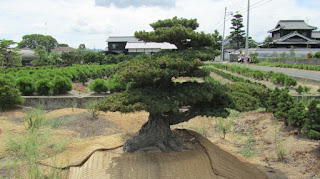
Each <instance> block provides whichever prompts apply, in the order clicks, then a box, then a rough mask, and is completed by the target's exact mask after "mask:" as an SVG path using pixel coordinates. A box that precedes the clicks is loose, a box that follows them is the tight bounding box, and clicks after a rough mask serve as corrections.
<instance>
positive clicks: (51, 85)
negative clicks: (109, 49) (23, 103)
mask: <svg viewBox="0 0 320 179" xmlns="http://www.w3.org/2000/svg"><path fill="white" fill-rule="evenodd" d="M110 67H111V66H99V65H86V66H80V65H78V66H72V67H63V68H56V67H22V68H9V69H3V70H2V71H1V73H0V77H3V78H6V79H9V80H10V81H11V82H12V84H14V85H15V86H16V88H17V89H18V90H19V91H20V92H21V94H22V95H26V96H30V95H34V94H36V95H48V94H51V95H60V94H66V93H68V92H69V91H71V90H72V88H73V87H72V82H82V83H85V82H87V81H88V80H89V79H98V78H105V77H108V76H109V75H110V74H111V72H110V71H111V70H110Z"/></svg>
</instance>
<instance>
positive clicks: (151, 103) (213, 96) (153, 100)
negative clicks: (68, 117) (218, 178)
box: [97, 57, 230, 152]
mask: <svg viewBox="0 0 320 179" xmlns="http://www.w3.org/2000/svg"><path fill="white" fill-rule="evenodd" d="M201 66H202V62H201V61H200V60H198V59H192V60H188V61H186V60H183V59H181V58H169V57H157V58H153V59H135V60H131V61H127V62H124V63H121V64H119V65H118V67H116V69H115V72H114V73H115V78H114V79H111V80H112V81H113V83H118V85H119V86H122V87H123V88H122V89H123V90H122V91H119V92H118V93H115V94H113V95H111V96H109V97H107V98H105V99H104V100H103V101H101V102H100V103H99V104H98V105H97V108H98V109H99V110H102V111H120V112H124V113H125V112H133V111H142V110H145V111H147V112H149V120H148V122H147V123H145V124H144V125H143V126H142V128H141V130H140V131H139V134H138V135H137V136H135V137H133V138H131V139H129V140H127V141H126V142H125V144H124V147H123V148H124V151H125V152H135V151H137V150H139V149H141V148H145V147H152V146H154V147H157V148H159V149H160V150H161V151H163V152H168V151H171V150H174V151H179V150H180V149H179V146H178V145H177V144H176V142H175V140H173V138H172V136H171V129H170V125H174V124H178V123H180V122H184V121H188V120H190V119H192V118H194V117H196V116H198V115H213V116H226V115H227V114H228V112H227V111H226V110H225V107H227V106H228V105H229V104H230V100H229V98H228V96H227V95H226V87H225V86H224V85H222V84H220V83H219V82H216V81H214V80H213V79H212V78H211V77H209V72H208V71H206V70H205V69H202V68H200V67H201ZM179 77H195V79H198V80H190V81H187V82H177V79H178V78H179Z"/></svg>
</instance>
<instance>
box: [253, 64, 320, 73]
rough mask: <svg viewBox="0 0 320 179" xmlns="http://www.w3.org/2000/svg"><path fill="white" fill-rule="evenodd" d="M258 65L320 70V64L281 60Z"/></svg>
mask: <svg viewBox="0 0 320 179" xmlns="http://www.w3.org/2000/svg"><path fill="white" fill-rule="evenodd" d="M257 65H259V66H269V67H281V68H295V69H303V70H313V71H320V65H304V64H301V65H298V64H285V63H281V62H260V63H257Z"/></svg>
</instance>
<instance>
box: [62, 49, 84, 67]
mask: <svg viewBox="0 0 320 179" xmlns="http://www.w3.org/2000/svg"><path fill="white" fill-rule="evenodd" d="M61 58H62V60H63V61H64V62H66V63H72V64H81V63H83V51H81V50H75V51H69V52H62V54H61Z"/></svg>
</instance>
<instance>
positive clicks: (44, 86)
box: [34, 78, 50, 95]
mask: <svg viewBox="0 0 320 179" xmlns="http://www.w3.org/2000/svg"><path fill="white" fill-rule="evenodd" d="M34 86H35V88H36V92H37V93H38V95H48V94H49V92H50V80H49V79H48V78H46V79H40V80H38V81H37V82H36V84H35V85H34Z"/></svg>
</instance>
